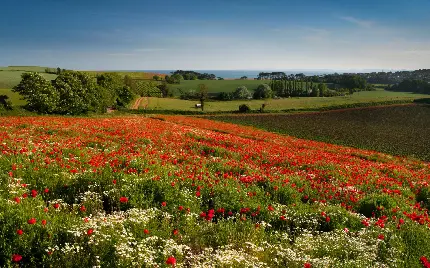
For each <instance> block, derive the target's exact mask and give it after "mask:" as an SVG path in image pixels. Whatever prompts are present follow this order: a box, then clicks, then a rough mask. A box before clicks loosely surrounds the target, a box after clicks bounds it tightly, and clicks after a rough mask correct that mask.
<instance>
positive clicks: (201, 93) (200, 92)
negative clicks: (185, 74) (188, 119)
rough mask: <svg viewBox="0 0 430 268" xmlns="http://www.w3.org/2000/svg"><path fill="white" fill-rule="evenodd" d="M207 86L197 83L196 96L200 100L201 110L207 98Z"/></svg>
mask: <svg viewBox="0 0 430 268" xmlns="http://www.w3.org/2000/svg"><path fill="white" fill-rule="evenodd" d="M208 90H209V89H208V86H206V85H205V84H199V85H198V86H197V96H198V98H199V100H200V107H201V108H202V111H203V110H204V102H205V100H206V99H207V98H208Z"/></svg>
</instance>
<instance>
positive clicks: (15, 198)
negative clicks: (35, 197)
mask: <svg viewBox="0 0 430 268" xmlns="http://www.w3.org/2000/svg"><path fill="white" fill-rule="evenodd" d="M13 200H14V201H15V202H16V203H17V204H19V203H21V199H20V198H19V197H14V198H13Z"/></svg>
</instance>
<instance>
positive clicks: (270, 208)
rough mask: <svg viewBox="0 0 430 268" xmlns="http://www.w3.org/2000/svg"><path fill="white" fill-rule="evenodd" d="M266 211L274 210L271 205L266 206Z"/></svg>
mask: <svg viewBox="0 0 430 268" xmlns="http://www.w3.org/2000/svg"><path fill="white" fill-rule="evenodd" d="M267 210H269V211H274V210H275V209H274V208H273V207H272V205H268V206H267Z"/></svg>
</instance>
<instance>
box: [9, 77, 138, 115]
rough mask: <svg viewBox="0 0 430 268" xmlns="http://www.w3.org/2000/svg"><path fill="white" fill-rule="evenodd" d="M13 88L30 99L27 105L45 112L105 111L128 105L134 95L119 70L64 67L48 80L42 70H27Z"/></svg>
mask: <svg viewBox="0 0 430 268" xmlns="http://www.w3.org/2000/svg"><path fill="white" fill-rule="evenodd" d="M21 77H22V80H21V82H20V83H19V84H18V85H17V86H15V87H14V88H13V89H12V91H14V92H17V93H19V94H20V95H21V96H22V97H23V99H24V100H26V102H27V104H26V109H28V110H31V111H35V112H39V113H45V114H70V115H79V114H86V113H88V112H105V111H106V108H108V107H125V106H126V105H128V104H129V103H130V102H131V101H132V100H133V97H134V94H133V92H132V91H131V90H130V88H129V87H128V86H127V85H125V84H124V80H123V78H122V77H121V76H119V75H117V74H114V73H112V74H101V75H98V76H97V77H93V76H90V75H88V74H86V73H83V72H74V71H64V72H61V74H60V75H58V77H57V78H56V79H55V80H52V81H48V80H46V79H45V78H44V77H43V76H41V75H40V74H38V73H23V74H22V76H21Z"/></svg>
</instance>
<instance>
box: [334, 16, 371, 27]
mask: <svg viewBox="0 0 430 268" xmlns="http://www.w3.org/2000/svg"><path fill="white" fill-rule="evenodd" d="M340 19H341V20H344V21H348V22H351V23H354V24H356V25H358V26H360V27H365V28H370V27H372V26H373V25H374V24H375V23H374V22H373V21H371V20H362V19H357V18H354V17H351V16H342V17H340Z"/></svg>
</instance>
